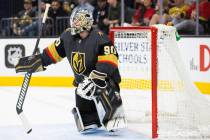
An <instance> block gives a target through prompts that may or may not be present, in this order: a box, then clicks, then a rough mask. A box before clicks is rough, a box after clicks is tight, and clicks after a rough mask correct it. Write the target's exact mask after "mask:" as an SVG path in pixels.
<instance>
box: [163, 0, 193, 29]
mask: <svg viewBox="0 0 210 140" xmlns="http://www.w3.org/2000/svg"><path fill="white" fill-rule="evenodd" d="M188 9H189V5H188V4H186V3H185V0H175V2H174V6H173V7H172V8H170V9H169V18H168V22H167V25H175V24H178V23H180V22H181V21H183V20H184V19H185V18H186V13H187V10H188Z"/></svg>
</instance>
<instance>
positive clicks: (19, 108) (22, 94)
mask: <svg viewBox="0 0 210 140" xmlns="http://www.w3.org/2000/svg"><path fill="white" fill-rule="evenodd" d="M49 8H50V4H46V9H45V12H44V17H43V19H42V24H41V27H40V29H39V35H38V38H37V40H36V45H35V48H34V51H33V54H32V55H35V54H36V52H37V51H38V45H39V41H40V38H41V35H42V28H43V26H44V24H45V21H46V19H47V14H48V11H49ZM31 76H32V73H30V72H27V73H26V74H25V77H24V80H23V84H22V87H21V90H20V94H19V97H18V101H17V104H16V111H17V114H18V116H19V117H20V120H21V122H22V124H23V127H24V128H25V129H26V132H27V134H29V133H30V132H31V131H32V128H31V126H30V124H29V122H28V119H27V118H26V116H25V114H24V113H23V104H24V101H25V97H26V93H27V90H28V86H29V83H30V80H31Z"/></svg>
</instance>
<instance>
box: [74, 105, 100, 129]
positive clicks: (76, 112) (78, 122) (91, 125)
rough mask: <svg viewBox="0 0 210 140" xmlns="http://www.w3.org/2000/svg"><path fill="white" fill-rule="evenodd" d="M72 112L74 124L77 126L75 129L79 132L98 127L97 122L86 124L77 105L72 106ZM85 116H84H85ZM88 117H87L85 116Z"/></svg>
mask: <svg viewBox="0 0 210 140" xmlns="http://www.w3.org/2000/svg"><path fill="white" fill-rule="evenodd" d="M72 114H73V115H74V120H75V123H76V126H77V130H78V131H79V132H84V131H87V130H89V129H94V128H98V127H99V125H98V124H97V123H94V122H92V123H89V124H86V122H85V120H84V118H83V117H82V115H81V113H80V111H79V109H78V108H77V107H74V108H73V109H72ZM85 118H86V116H85ZM87 119H88V118H87Z"/></svg>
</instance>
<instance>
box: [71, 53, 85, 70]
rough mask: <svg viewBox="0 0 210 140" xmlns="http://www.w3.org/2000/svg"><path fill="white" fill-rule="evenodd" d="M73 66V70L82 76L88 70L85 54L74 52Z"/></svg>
mask: <svg viewBox="0 0 210 140" xmlns="http://www.w3.org/2000/svg"><path fill="white" fill-rule="evenodd" d="M71 65H72V67H73V70H74V71H75V72H76V73H78V74H81V73H83V72H84V71H85V70H86V67H85V54H84V53H80V52H72V54H71Z"/></svg>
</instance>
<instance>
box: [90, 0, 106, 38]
mask: <svg viewBox="0 0 210 140" xmlns="http://www.w3.org/2000/svg"><path fill="white" fill-rule="evenodd" d="M107 17H108V3H107V0H98V2H97V6H96V8H95V9H94V12H93V18H94V24H95V25H97V26H98V28H99V29H100V30H101V31H103V32H104V33H106V34H108V31H109V26H108V25H105V24H104V22H103V21H104V19H105V18H107Z"/></svg>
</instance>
